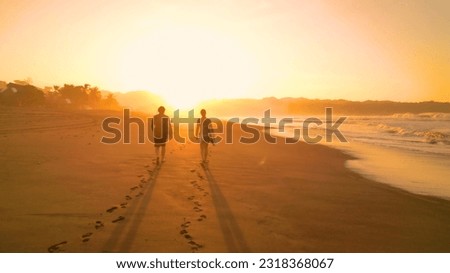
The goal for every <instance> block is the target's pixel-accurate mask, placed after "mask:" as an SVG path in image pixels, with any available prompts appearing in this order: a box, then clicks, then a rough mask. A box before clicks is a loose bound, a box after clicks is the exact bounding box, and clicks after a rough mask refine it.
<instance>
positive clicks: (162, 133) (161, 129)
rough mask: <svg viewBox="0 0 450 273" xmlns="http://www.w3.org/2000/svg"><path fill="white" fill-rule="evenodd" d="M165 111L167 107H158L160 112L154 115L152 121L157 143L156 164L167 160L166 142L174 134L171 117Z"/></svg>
mask: <svg viewBox="0 0 450 273" xmlns="http://www.w3.org/2000/svg"><path fill="white" fill-rule="evenodd" d="M165 111H166V108H164V106H160V107H159V108H158V114H157V115H155V116H153V119H152V123H151V127H152V131H153V142H154V144H155V153H156V164H159V163H160V162H164V161H165V155H166V143H167V142H168V141H169V140H170V139H171V138H172V134H173V133H172V125H171V124H170V118H169V117H168V116H167V115H165V114H164V112H165ZM160 160H161V161H160Z"/></svg>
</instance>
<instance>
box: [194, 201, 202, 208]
mask: <svg viewBox="0 0 450 273" xmlns="http://www.w3.org/2000/svg"><path fill="white" fill-rule="evenodd" d="M194 205H196V206H198V207H201V206H202V204H200V202H198V201H195V202H194Z"/></svg>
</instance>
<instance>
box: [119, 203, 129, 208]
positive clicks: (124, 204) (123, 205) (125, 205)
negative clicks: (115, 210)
mask: <svg viewBox="0 0 450 273" xmlns="http://www.w3.org/2000/svg"><path fill="white" fill-rule="evenodd" d="M127 205H128V203H126V202H125V203H121V204H120V207H121V208H123V209H125V208H126V207H127Z"/></svg>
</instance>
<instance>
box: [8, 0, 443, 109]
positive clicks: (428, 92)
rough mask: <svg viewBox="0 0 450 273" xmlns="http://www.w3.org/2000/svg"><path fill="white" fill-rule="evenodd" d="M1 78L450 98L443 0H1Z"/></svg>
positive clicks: (205, 90)
mask: <svg viewBox="0 0 450 273" xmlns="http://www.w3.org/2000/svg"><path fill="white" fill-rule="evenodd" d="M0 39H1V42H0V63H1V65H0V80H4V81H13V80H15V79H25V78H27V77H30V78H32V79H33V84H35V85H37V86H41V87H43V86H46V85H53V84H57V85H62V84H64V83H71V84H84V83H89V84H91V85H95V86H99V87H100V88H102V89H105V90H111V91H131V90H148V91H151V92H154V93H156V94H159V95H161V96H162V97H164V98H165V99H166V100H167V101H168V102H170V103H172V104H174V105H179V106H188V105H190V104H194V103H196V102H199V101H201V100H203V99H210V98H229V97H250V98H261V97H267V96H275V97H306V98H320V99H338V98H342V99H349V100H367V99H373V100H381V99H388V100H396V101H423V100H436V101H450V1H448V0H442V1H440V0H430V1H426V0H408V1H391V0H381V1H359V0H354V1H331V0H330V1H300V0H298V1H256V0H250V1H150V0H142V1H138V0H128V1H115V0H78V1H60V0H39V1H38V0H36V1H25V0H16V1H1V4H0Z"/></svg>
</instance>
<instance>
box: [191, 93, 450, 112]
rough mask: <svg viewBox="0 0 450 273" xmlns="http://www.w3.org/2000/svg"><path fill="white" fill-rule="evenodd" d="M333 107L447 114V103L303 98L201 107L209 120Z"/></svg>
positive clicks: (236, 101)
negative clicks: (269, 111)
mask: <svg viewBox="0 0 450 273" xmlns="http://www.w3.org/2000/svg"><path fill="white" fill-rule="evenodd" d="M327 107H332V108H333V113H335V114H340V115H392V114H396V113H414V114H418V113H427V112H441V113H450V103H449V102H433V101H425V102H393V101H348V100H311V99H305V98H282V99H277V98H273V97H271V98H264V99H225V100H211V101H207V102H204V103H202V104H201V105H200V106H199V108H206V109H207V111H208V113H209V115H210V116H220V117H231V116H234V115H236V116H243V115H251V116H262V115H263V113H264V111H265V110H267V109H271V113H272V114H273V115H322V114H324V113H325V108H327Z"/></svg>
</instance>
